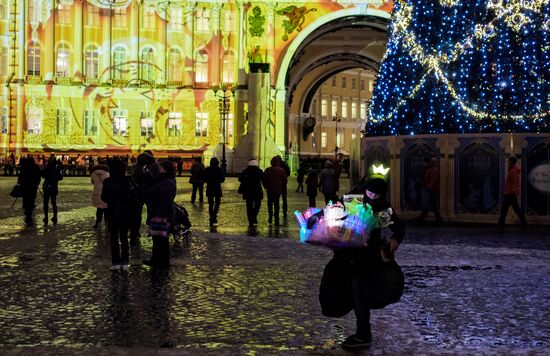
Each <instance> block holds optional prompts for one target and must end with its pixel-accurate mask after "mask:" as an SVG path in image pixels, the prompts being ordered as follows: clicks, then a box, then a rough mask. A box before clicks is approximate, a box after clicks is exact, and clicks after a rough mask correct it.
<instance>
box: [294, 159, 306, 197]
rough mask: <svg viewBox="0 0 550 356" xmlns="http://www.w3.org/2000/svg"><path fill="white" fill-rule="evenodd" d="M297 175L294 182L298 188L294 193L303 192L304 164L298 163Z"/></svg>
mask: <svg viewBox="0 0 550 356" xmlns="http://www.w3.org/2000/svg"><path fill="white" fill-rule="evenodd" d="M297 173H298V175H297V176H296V182H298V188H296V193H300V192H302V193H303V192H304V177H305V175H306V170H305V168H304V162H300V167H298V172H297Z"/></svg>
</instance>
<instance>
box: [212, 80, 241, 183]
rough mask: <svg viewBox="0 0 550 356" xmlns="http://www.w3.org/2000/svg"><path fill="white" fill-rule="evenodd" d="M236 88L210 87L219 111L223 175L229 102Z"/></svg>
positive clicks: (225, 165)
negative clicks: (216, 100)
mask: <svg viewBox="0 0 550 356" xmlns="http://www.w3.org/2000/svg"><path fill="white" fill-rule="evenodd" d="M236 90H237V87H234V86H232V85H231V84H226V83H224V84H222V85H221V87H220V86H218V85H215V86H213V87H212V91H213V92H214V95H215V96H216V97H217V98H218V104H219V109H220V116H221V119H222V139H223V140H222V165H221V168H222V171H223V174H224V175H225V174H226V173H227V160H226V158H225V145H226V143H227V140H226V139H227V124H226V121H227V114H228V113H230V112H231V101H230V99H231V98H232V97H233V96H234V95H235V91H236Z"/></svg>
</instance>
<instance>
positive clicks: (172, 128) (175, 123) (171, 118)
mask: <svg viewBox="0 0 550 356" xmlns="http://www.w3.org/2000/svg"><path fill="white" fill-rule="evenodd" d="M181 117H182V115H181V113H180V112H171V113H168V136H169V137H178V136H181V129H182V125H181Z"/></svg>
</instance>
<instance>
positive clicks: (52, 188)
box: [42, 155, 63, 224]
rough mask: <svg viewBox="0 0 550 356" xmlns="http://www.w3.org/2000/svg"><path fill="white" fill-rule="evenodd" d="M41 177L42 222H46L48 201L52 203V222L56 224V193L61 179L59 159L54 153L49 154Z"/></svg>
mask: <svg viewBox="0 0 550 356" xmlns="http://www.w3.org/2000/svg"><path fill="white" fill-rule="evenodd" d="M42 177H43V178H44V183H43V184H42V190H43V192H44V219H43V220H42V221H43V222H44V224H47V223H48V207H49V203H50V202H51V203H52V211H53V216H52V223H54V224H57V194H58V193H59V188H58V185H59V181H60V180H62V179H63V175H62V174H61V167H60V166H59V161H58V160H57V158H55V156H54V155H51V156H50V158H49V159H48V164H47V165H46V168H44V170H43V171H42Z"/></svg>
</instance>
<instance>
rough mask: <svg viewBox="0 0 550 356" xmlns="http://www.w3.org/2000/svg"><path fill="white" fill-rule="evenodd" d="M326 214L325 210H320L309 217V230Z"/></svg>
mask: <svg viewBox="0 0 550 356" xmlns="http://www.w3.org/2000/svg"><path fill="white" fill-rule="evenodd" d="M324 215H325V212H324V211H323V210H321V211H319V212H318V213H316V214H313V215H311V216H310V217H309V219H307V228H308V230H311V229H313V226H315V224H316V223H317V221H319V219H320V218H321V216H324Z"/></svg>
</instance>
